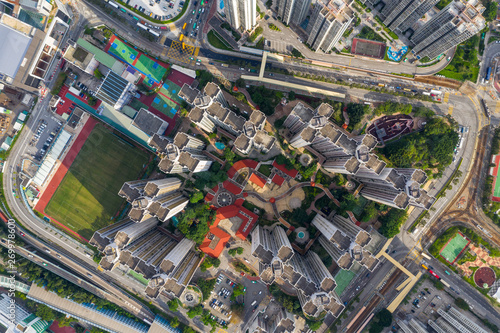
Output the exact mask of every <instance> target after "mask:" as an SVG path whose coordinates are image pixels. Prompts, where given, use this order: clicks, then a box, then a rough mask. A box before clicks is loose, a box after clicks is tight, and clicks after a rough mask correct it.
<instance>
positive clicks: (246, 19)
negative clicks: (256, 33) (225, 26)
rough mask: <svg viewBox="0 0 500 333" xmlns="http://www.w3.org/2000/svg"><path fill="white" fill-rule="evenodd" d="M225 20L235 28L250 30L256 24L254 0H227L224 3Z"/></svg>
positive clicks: (255, 4)
mask: <svg viewBox="0 0 500 333" xmlns="http://www.w3.org/2000/svg"><path fill="white" fill-rule="evenodd" d="M224 13H225V14H226V20H227V21H228V23H229V24H230V25H231V26H232V27H233V28H234V29H236V30H240V29H242V30H252V29H253V27H254V26H255V25H256V24H257V1H256V0H229V1H227V2H225V3H224Z"/></svg>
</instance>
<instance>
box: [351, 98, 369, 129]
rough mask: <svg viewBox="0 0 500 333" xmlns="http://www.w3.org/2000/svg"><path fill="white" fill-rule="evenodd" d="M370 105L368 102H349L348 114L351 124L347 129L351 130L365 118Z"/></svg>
mask: <svg viewBox="0 0 500 333" xmlns="http://www.w3.org/2000/svg"><path fill="white" fill-rule="evenodd" d="M369 110H370V106H369V105H366V104H357V103H349V104H347V109H346V111H347V114H348V115H349V126H347V131H349V132H351V131H352V130H353V129H354V128H355V127H356V125H357V124H359V123H360V122H361V120H363V116H364V115H365V114H367V113H368V111H369Z"/></svg>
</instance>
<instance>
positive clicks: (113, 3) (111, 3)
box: [108, 1, 120, 9]
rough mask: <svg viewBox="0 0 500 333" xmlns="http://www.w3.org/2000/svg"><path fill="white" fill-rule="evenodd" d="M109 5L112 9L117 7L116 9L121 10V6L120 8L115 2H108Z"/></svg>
mask: <svg viewBox="0 0 500 333" xmlns="http://www.w3.org/2000/svg"><path fill="white" fill-rule="evenodd" d="M108 3H109V4H110V5H111V6H112V7H115V8H116V9H119V8H120V6H118V5H117V4H116V3H115V2H112V1H110V2H108Z"/></svg>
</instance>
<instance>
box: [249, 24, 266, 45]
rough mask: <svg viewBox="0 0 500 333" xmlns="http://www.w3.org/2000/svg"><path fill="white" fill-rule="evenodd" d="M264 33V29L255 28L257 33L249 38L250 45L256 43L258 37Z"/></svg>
mask: <svg viewBox="0 0 500 333" xmlns="http://www.w3.org/2000/svg"><path fill="white" fill-rule="evenodd" d="M263 31H264V29H263V28H262V27H257V28H255V31H254V32H253V33H252V34H251V35H250V36H249V37H248V41H249V42H250V43H253V42H255V40H256V39H257V37H259V36H260V35H261V34H262V32H263Z"/></svg>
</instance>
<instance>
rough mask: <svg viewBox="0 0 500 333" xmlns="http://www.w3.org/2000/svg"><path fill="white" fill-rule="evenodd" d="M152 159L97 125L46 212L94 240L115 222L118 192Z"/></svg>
mask: <svg viewBox="0 0 500 333" xmlns="http://www.w3.org/2000/svg"><path fill="white" fill-rule="evenodd" d="M148 157H149V154H148V153H147V152H144V151H142V150H140V149H139V148H136V147H134V146H131V145H130V144H129V143H126V142H125V141H122V140H121V139H120V138H118V137H117V136H115V135H114V134H113V133H112V132H110V131H109V130H107V129H106V128H105V127H104V126H103V125H101V124H98V125H96V127H95V128H94V130H93V131H92V133H90V135H89V137H88V139H87V141H85V144H84V145H83V147H82V149H81V150H80V153H79V154H78V156H77V157H76V159H75V161H74V162H73V164H72V165H71V167H70V168H69V170H68V172H67V173H66V176H65V177H64V179H63V181H62V182H61V184H60V185H59V187H58V188H57V190H56V192H55V193H54V196H53V197H52V199H51V200H50V202H49V203H48V205H47V207H46V209H45V212H46V213H47V214H48V215H50V216H51V217H53V218H54V219H56V220H57V221H59V222H60V223H63V224H64V225H66V226H68V227H69V228H71V229H73V230H74V231H76V232H77V233H79V234H80V235H81V236H83V237H85V238H87V239H90V238H91V237H92V235H93V233H94V231H95V230H97V229H100V228H103V227H105V226H107V225H108V224H110V223H111V222H112V221H111V218H112V217H113V215H114V214H115V213H116V212H117V210H118V209H119V208H120V205H121V204H122V202H123V199H122V198H121V197H119V196H118V191H119V190H120V188H121V186H122V185H123V183H124V182H125V181H128V180H134V179H137V177H138V175H139V173H140V172H141V170H142V169H143V166H144V165H145V164H146V163H147V162H148Z"/></svg>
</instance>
